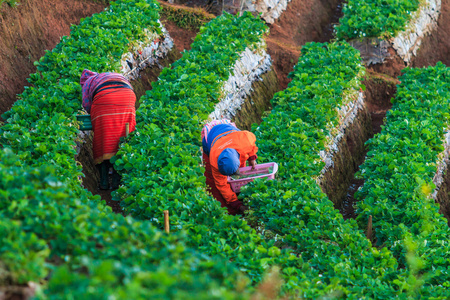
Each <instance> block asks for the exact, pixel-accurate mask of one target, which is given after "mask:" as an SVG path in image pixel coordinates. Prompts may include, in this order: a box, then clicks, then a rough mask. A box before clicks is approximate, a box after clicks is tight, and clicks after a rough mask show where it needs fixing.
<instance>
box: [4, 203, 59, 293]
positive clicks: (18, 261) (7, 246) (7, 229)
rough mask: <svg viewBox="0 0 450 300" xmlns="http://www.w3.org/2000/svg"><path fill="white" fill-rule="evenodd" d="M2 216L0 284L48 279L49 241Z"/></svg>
mask: <svg viewBox="0 0 450 300" xmlns="http://www.w3.org/2000/svg"><path fill="white" fill-rule="evenodd" d="M1 198H3V197H1ZM0 217H1V221H0V239H1V241H2V244H1V245H0V285H7V284H11V283H19V284H26V283H27V282H28V281H39V280H40V279H41V278H43V277H45V276H46V275H47V273H48V270H47V268H46V266H45V259H46V258H47V257H48V255H49V253H50V250H49V248H48V246H47V244H46V242H45V241H43V240H41V239H39V238H37V237H36V235H35V234H34V233H30V232H24V231H23V229H22V228H21V223H20V222H17V221H12V220H9V219H8V218H5V216H3V215H2V214H0Z"/></svg>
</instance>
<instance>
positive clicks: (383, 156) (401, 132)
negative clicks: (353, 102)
mask: <svg viewBox="0 0 450 300" xmlns="http://www.w3.org/2000/svg"><path fill="white" fill-rule="evenodd" d="M400 81H401V84H400V85H399V86H398V88H397V94H396V97H395V99H393V104H394V106H393V108H392V110H391V111H389V112H388V114H387V117H386V125H384V127H383V128H382V132H381V133H380V134H377V135H376V136H375V137H374V138H373V139H371V140H370V141H369V142H367V145H368V147H369V150H370V151H369V152H368V153H367V159H366V161H365V163H364V164H363V165H362V166H361V176H362V178H364V180H365V183H364V186H363V187H362V189H361V190H360V191H359V192H358V193H357V194H356V196H357V198H358V199H360V200H363V201H362V202H361V203H360V204H359V206H358V212H359V217H358V221H359V223H360V225H361V226H363V224H364V222H366V223H367V218H368V216H369V215H372V216H373V220H374V223H373V226H374V228H375V233H376V241H377V244H378V245H381V244H383V245H386V246H387V247H388V248H389V249H390V250H391V251H392V252H393V254H394V255H395V256H396V257H397V258H398V260H399V263H400V266H407V267H408V269H409V271H410V272H411V273H412V274H426V276H424V279H427V283H428V284H433V285H442V284H443V283H445V284H444V286H447V287H448V282H449V281H450V277H449V275H448V268H449V265H450V264H449V262H450V256H449V253H450V249H449V246H448V243H447V242H446V241H447V240H448V238H449V236H450V230H449V228H448V225H447V220H446V219H445V218H444V217H443V216H442V215H441V214H440V213H439V205H438V204H436V203H435V200H434V199H433V198H432V197H431V192H432V191H433V189H434V188H435V186H434V184H433V177H434V176H435V174H436V171H437V163H438V162H439V159H440V158H442V157H443V151H444V147H443V145H444V140H445V137H444V135H445V134H446V133H447V131H448V128H449V126H450V102H449V99H450V88H449V87H450V85H449V84H450V69H449V68H447V67H446V66H444V65H443V64H442V63H438V64H437V65H436V66H435V67H429V68H426V69H423V68H422V69H409V68H408V69H405V70H404V74H403V75H402V76H401V77H400ZM410 252H412V253H413V254H414V253H415V254H416V258H414V259H413V260H411V256H410V255H409V254H408V253H410ZM428 289H429V288H428Z"/></svg>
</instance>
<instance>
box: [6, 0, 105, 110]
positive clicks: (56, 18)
mask: <svg viewBox="0 0 450 300" xmlns="http://www.w3.org/2000/svg"><path fill="white" fill-rule="evenodd" d="M104 7H105V5H104V4H101V3H98V2H95V1H87V0H71V1H61V0H59V1H54V0H24V1H20V4H19V5H18V6H17V7H15V8H12V7H9V6H8V5H6V4H5V3H4V4H3V5H1V7H0V37H1V39H0V61H1V62H2V63H1V64H0V99H1V101H0V115H1V114H3V113H4V112H5V111H7V110H9V109H10V108H11V106H12V104H13V103H14V102H15V101H16V94H20V93H22V92H23V90H24V87H25V86H26V85H28V83H27V81H26V78H28V77H29V75H30V74H31V73H34V72H36V67H35V66H34V65H33V62H34V61H36V60H38V59H39V58H40V57H42V56H43V55H44V51H45V50H52V49H53V48H54V47H55V46H56V44H58V42H59V40H60V38H61V37H62V36H64V35H69V33H70V25H71V24H78V23H79V22H80V19H81V18H84V17H88V16H91V15H92V14H94V13H98V12H100V11H101V10H103V8H104Z"/></svg>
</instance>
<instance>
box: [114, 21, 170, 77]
mask: <svg viewBox="0 0 450 300" xmlns="http://www.w3.org/2000/svg"><path fill="white" fill-rule="evenodd" d="M158 22H159V21H158ZM159 24H160V26H161V30H162V32H163V35H164V38H163V39H161V38H160V36H159V35H158V34H157V33H155V32H150V31H149V30H145V33H146V37H145V38H144V39H143V40H140V41H136V42H134V43H133V44H132V47H131V50H130V52H128V53H124V54H123V55H122V58H121V61H120V63H121V65H122V67H121V70H120V73H121V74H122V75H124V76H125V78H127V79H128V80H130V81H131V80H136V79H138V78H139V72H140V71H141V70H143V69H145V68H147V67H150V66H153V65H157V66H160V65H159V60H160V59H163V58H164V57H166V56H167V54H168V53H169V51H170V50H171V49H172V48H173V40H172V38H171V37H170V35H169V33H168V32H167V30H166V29H165V28H164V26H163V25H162V24H161V22H159ZM130 65H131V67H130Z"/></svg>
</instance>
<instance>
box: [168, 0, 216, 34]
mask: <svg viewBox="0 0 450 300" xmlns="http://www.w3.org/2000/svg"><path fill="white" fill-rule="evenodd" d="M161 15H162V16H164V17H166V18H167V20H169V21H172V22H174V23H175V24H176V25H177V26H178V27H180V28H186V29H190V30H199V29H200V27H201V26H203V25H205V24H206V23H207V22H209V21H211V20H212V19H213V18H214V16H213V15H209V14H207V13H206V12H205V11H203V10H201V9H189V8H177V7H173V6H169V5H164V4H162V7H161Z"/></svg>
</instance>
